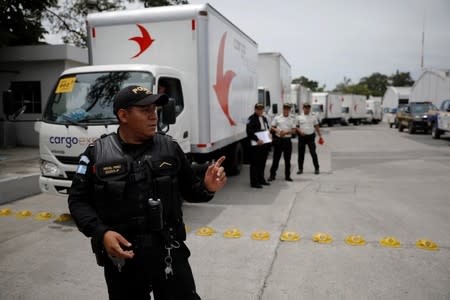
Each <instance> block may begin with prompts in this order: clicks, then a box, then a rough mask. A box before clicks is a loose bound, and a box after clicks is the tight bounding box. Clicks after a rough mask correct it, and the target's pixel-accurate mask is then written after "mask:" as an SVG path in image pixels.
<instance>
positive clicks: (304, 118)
mask: <svg viewBox="0 0 450 300" xmlns="http://www.w3.org/2000/svg"><path fill="white" fill-rule="evenodd" d="M297 127H298V128H297V133H298V171H297V174H302V173H303V162H304V160H305V149H306V145H308V148H309V152H310V153H311V157H312V160H313V164H314V169H315V171H314V173H315V174H316V175H317V174H319V173H320V171H319V159H318V158H317V153H316V142H315V139H316V132H317V134H318V135H319V137H320V141H323V140H322V134H321V132H320V126H319V122H318V121H317V118H316V116H313V115H312V114H311V104H309V103H304V104H303V114H302V115H298V116H297Z"/></svg>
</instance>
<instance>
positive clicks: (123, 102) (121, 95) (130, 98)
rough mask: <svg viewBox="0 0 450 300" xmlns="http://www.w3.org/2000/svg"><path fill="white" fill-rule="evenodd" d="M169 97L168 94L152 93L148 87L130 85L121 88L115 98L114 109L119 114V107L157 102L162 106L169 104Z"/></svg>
mask: <svg viewBox="0 0 450 300" xmlns="http://www.w3.org/2000/svg"><path fill="white" fill-rule="evenodd" d="M168 101H169V97H168V96H167V95H166V94H152V92H151V91H150V90H149V89H147V88H146V87H143V86H139V85H130V86H127V87H125V88H123V89H121V90H120V91H119V92H118V93H117V95H116V97H115V98H114V104H113V110H114V114H117V112H118V111H119V109H121V108H127V107H130V106H143V105H149V104H156V105H157V106H162V105H165V104H167V102H168Z"/></svg>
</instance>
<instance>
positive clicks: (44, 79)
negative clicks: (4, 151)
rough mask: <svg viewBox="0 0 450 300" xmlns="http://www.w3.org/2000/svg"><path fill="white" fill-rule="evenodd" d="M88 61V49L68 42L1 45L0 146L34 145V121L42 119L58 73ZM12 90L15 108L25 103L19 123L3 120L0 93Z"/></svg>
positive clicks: (36, 142)
mask: <svg viewBox="0 0 450 300" xmlns="http://www.w3.org/2000/svg"><path fill="white" fill-rule="evenodd" d="M87 64H88V51H87V49H81V48H77V47H73V46H69V45H35V46H18V47H7V48H0V103H1V104H2V105H0V146H15V145H21V146H37V145H39V140H38V134H37V133H36V132H35V131H34V123H35V121H36V120H38V119H40V118H41V115H42V112H43V111H44V109H45V106H46V104H47V98H48V96H49V94H50V92H51V89H52V88H53V86H54V84H55V83H56V80H57V79H58V76H59V75H60V73H61V72H62V71H64V70H65V69H67V68H72V67H77V66H83V65H87ZM7 90H12V91H13V92H14V104H15V106H16V107H17V108H20V107H22V106H23V105H24V104H25V105H26V106H27V108H26V111H25V113H24V114H22V115H21V116H19V117H18V118H17V120H19V122H9V121H6V118H5V114H4V112H3V107H4V106H3V92H4V91H7Z"/></svg>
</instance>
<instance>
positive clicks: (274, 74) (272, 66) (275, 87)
mask: <svg viewBox="0 0 450 300" xmlns="http://www.w3.org/2000/svg"><path fill="white" fill-rule="evenodd" d="M290 89H291V65H290V64H289V63H288V61H287V60H286V58H284V56H283V55H282V54H281V53H278V52H273V53H272V52H270V53H259V54H258V102H259V103H263V104H264V106H265V107H266V114H267V115H268V116H269V117H273V116H274V115H276V114H277V113H278V112H279V110H280V109H281V106H282V105H283V103H285V102H289V101H290ZM274 108H275V109H274Z"/></svg>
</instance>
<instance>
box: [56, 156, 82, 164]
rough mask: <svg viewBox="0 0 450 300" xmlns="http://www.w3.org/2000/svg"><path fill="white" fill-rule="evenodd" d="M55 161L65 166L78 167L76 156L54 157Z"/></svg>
mask: <svg viewBox="0 0 450 300" xmlns="http://www.w3.org/2000/svg"><path fill="white" fill-rule="evenodd" d="M56 159H57V160H59V161H60V162H61V163H63V164H66V165H78V163H79V161H80V159H79V158H78V156H56Z"/></svg>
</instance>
